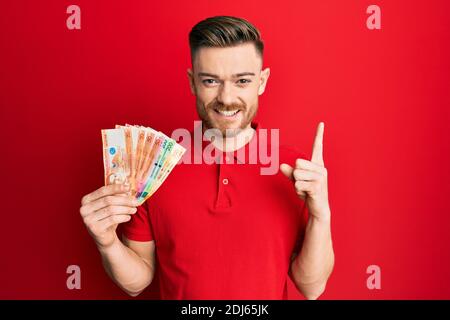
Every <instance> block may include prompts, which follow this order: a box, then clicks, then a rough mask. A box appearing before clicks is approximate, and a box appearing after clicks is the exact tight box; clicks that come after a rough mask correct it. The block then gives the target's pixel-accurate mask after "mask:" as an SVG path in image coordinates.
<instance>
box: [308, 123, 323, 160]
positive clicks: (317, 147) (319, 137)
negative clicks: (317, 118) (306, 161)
mask: <svg viewBox="0 0 450 320" xmlns="http://www.w3.org/2000/svg"><path fill="white" fill-rule="evenodd" d="M324 127H325V124H324V123H323V122H319V125H318V126H317V132H316V137H315V138H314V144H313V150H312V156H311V162H314V163H316V164H320V165H323V131H324Z"/></svg>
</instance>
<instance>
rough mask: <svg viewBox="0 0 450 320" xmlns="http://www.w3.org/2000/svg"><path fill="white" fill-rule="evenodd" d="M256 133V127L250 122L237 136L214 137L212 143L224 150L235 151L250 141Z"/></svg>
mask: <svg viewBox="0 0 450 320" xmlns="http://www.w3.org/2000/svg"><path fill="white" fill-rule="evenodd" d="M254 134H255V129H253V128H252V126H251V124H249V125H248V126H247V127H246V128H245V129H241V130H240V131H239V133H238V134H236V135H235V136H232V137H225V138H223V137H222V138H220V139H214V141H213V142H212V143H213V145H214V146H215V147H216V148H217V149H219V150H221V151H223V152H233V151H236V150H238V149H240V148H242V147H243V146H245V145H246V144H247V143H249V142H250V140H251V139H252V137H253V135H254Z"/></svg>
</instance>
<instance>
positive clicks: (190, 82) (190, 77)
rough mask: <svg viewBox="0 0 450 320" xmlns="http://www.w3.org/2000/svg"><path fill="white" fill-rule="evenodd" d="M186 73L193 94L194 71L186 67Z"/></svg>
mask: <svg viewBox="0 0 450 320" xmlns="http://www.w3.org/2000/svg"><path fill="white" fill-rule="evenodd" d="M187 75H188V78H189V87H190V88H191V92H192V94H193V95H194V96H195V83H194V73H193V72H192V69H191V68H189V69H187Z"/></svg>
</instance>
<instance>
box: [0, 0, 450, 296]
mask: <svg viewBox="0 0 450 320" xmlns="http://www.w3.org/2000/svg"><path fill="white" fill-rule="evenodd" d="M70 4H77V5H79V6H80V7H81V30H68V29H67V28H66V18H67V16H68V15H67V14H66V8H67V6H68V5H70ZM370 4H377V5H379V6H380V7H381V11H382V16H381V19H382V21H381V23H382V29H381V30H368V29H367V27H366V18H367V16H368V15H367V14H366V8H367V6H368V5H370ZM449 10H450V3H449V2H448V1H411V0H409V1H265V2H262V1H220V2H216V1H205V0H197V1H143V0H141V1H131V2H130V1H87V0H76V1H74V2H69V1H2V2H1V4H0V35H1V50H0V67H1V68H0V105H1V111H0V115H1V120H2V128H3V130H2V131H3V139H2V150H3V152H2V156H1V159H2V160H1V162H2V165H1V168H2V169H3V172H2V175H3V186H2V190H1V191H2V192H1V194H2V206H1V211H2V215H1V220H2V222H1V225H2V231H1V233H0V237H1V238H0V243H1V264H0V298H25V299H31V298H40V299H47V298H54V299H75V298H81V299H97V298H103V299H107V298H114V299H115V298H127V296H126V295H125V294H123V293H122V292H121V291H120V290H119V289H118V288H117V287H116V286H115V285H114V284H113V283H112V282H111V281H110V280H109V278H108V277H107V275H106V274H105V273H104V271H103V269H102V265H101V261H100V257H99V255H98V253H97V251H96V248H95V245H94V243H93V241H92V239H91V238H90V237H89V235H88V233H87V231H86V230H85V228H84V225H83V223H82V221H81V218H80V216H79V211H78V210H79V206H80V199H81V197H82V196H83V195H84V194H86V193H88V192H91V191H93V190H94V189H97V188H98V187H100V186H101V185H102V183H103V164H102V152H101V136H100V129H102V128H110V127H113V126H114V125H115V124H116V123H126V122H129V123H136V124H142V125H146V126H151V127H154V128H157V129H159V130H162V131H164V132H166V133H169V134H170V133H171V132H172V130H173V129H175V128H179V127H185V128H188V129H191V128H192V126H193V120H195V119H196V113H195V107H194V106H195V105H194V102H195V100H194V97H193V96H192V95H191V93H190V91H189V87H188V80H187V75H186V69H187V68H188V67H189V51H188V42H187V36H188V32H189V31H190V29H191V28H192V26H193V25H194V24H195V23H197V22H198V21H200V20H202V19H204V18H206V17H208V16H213V15H219V14H226V15H236V16H241V17H244V18H247V19H248V20H250V21H251V22H252V23H254V24H255V25H256V26H257V27H258V28H259V29H260V31H261V33H262V36H263V39H264V41H265V44H266V52H265V66H269V67H270V68H271V71H272V72H271V76H270V79H269V83H268V86H267V90H266V92H265V94H264V95H263V96H262V97H261V100H260V111H259V114H258V118H259V120H260V121H261V123H262V124H263V125H264V126H265V127H268V128H280V129H281V139H282V141H283V142H285V143H289V144H292V145H296V146H298V147H299V148H301V149H302V150H303V151H304V152H305V153H306V154H308V155H310V154H311V148H312V142H313V138H314V133H315V129H316V126H317V124H318V122H319V121H324V122H325V135H324V159H325V165H326V167H327V168H328V171H329V193H330V205H331V209H332V215H333V221H332V227H333V239H334V248H335V253H336V265H335V269H334V273H333V275H332V277H331V278H330V280H329V282H328V287H327V290H326V292H325V293H324V294H323V296H322V298H326V299H347V298H352V299H391V298H393V299H400V298H402V299H403V298H404V299H412V298H423V299H429V298H447V299H448V298H450V250H449V249H450V248H449V240H450V232H449V230H450V228H449V226H450V204H449V202H448V194H449V191H450V188H449V179H450V171H449V169H448V165H449V163H450V143H449V134H448V121H449V106H450V95H449V92H448V91H449V89H450V86H449V85H450V76H449V70H450V66H449V64H450V63H449V56H450V55H449V54H450V41H449V40H450V37H449V35H450V20H449V19H448V12H449ZM71 264H76V265H79V266H80V267H81V286H82V288H81V290H68V289H67V288H66V278H67V276H68V275H67V274H66V268H67V266H68V265H71ZM372 264H375V265H379V266H380V267H381V284H382V288H381V290H369V289H367V287H366V279H367V277H368V275H367V274H366V268H367V267H368V266H369V265H372ZM156 289H157V288H156V287H155V286H153V285H152V287H151V288H150V289H149V290H147V291H146V292H145V293H144V294H143V295H142V296H141V298H154V297H155V296H156V294H155V292H156ZM290 289H291V290H290V297H291V298H294V299H295V298H300V296H299V295H298V294H297V293H296V292H295V290H294V289H293V287H292V286H291V288H290Z"/></svg>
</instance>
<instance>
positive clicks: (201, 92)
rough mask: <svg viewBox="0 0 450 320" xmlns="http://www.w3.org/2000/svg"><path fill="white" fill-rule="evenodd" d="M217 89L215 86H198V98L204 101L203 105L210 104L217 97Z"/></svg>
mask: <svg viewBox="0 0 450 320" xmlns="http://www.w3.org/2000/svg"><path fill="white" fill-rule="evenodd" d="M216 91H217V90H215V89H213V88H198V90H197V100H198V101H199V102H201V103H202V105H205V106H206V105H208V104H210V103H211V102H212V101H214V99H215V98H216V97H217V93H216Z"/></svg>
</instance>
